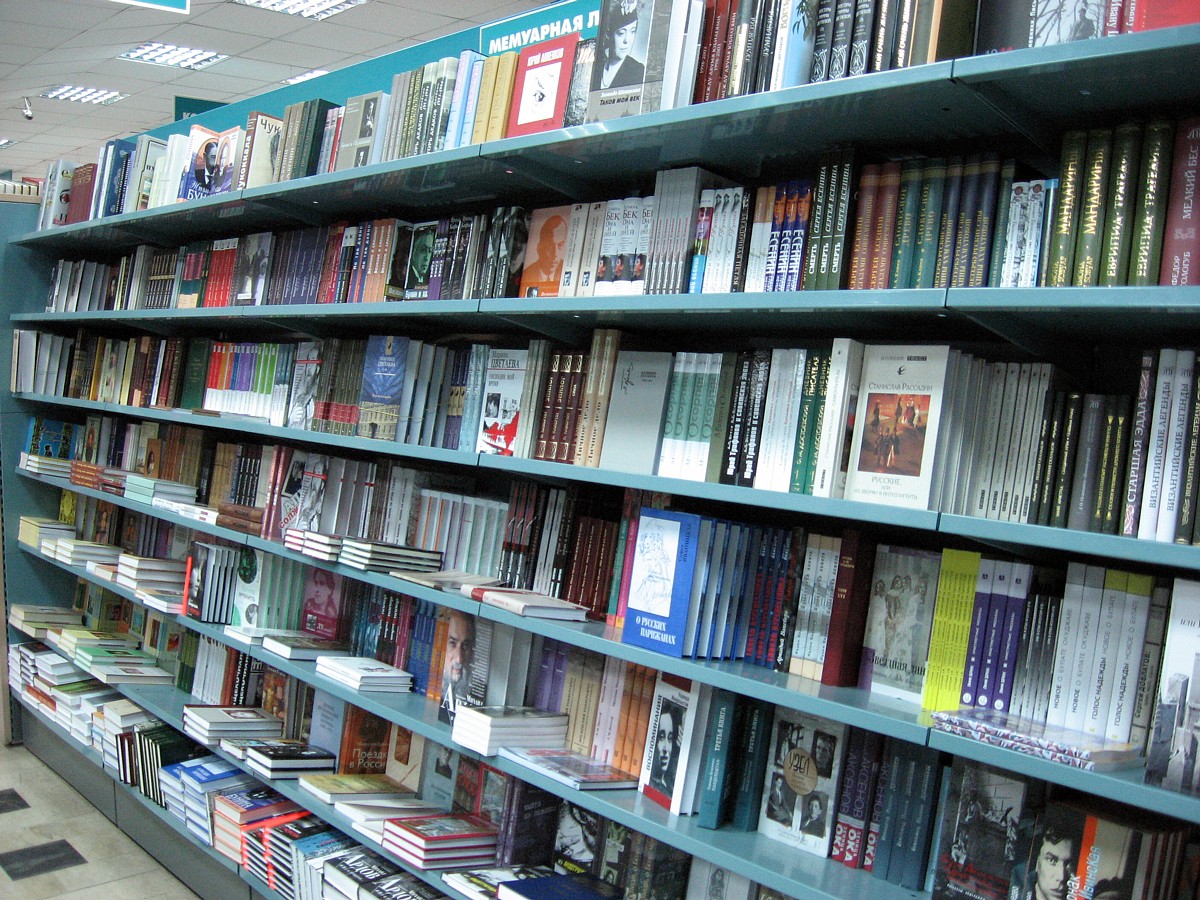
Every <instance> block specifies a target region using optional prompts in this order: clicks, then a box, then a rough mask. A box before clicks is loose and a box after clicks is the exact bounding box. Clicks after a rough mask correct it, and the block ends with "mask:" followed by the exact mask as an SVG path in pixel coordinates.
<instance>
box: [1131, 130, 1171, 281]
mask: <svg viewBox="0 0 1200 900" xmlns="http://www.w3.org/2000/svg"><path fill="white" fill-rule="evenodd" d="M1173 135H1174V126H1173V125H1172V124H1171V123H1170V122H1169V121H1167V120H1165V119H1155V120H1153V121H1151V122H1148V123H1147V124H1146V136H1145V138H1144V139H1143V141H1142V153H1141V166H1140V169H1139V173H1138V192H1137V203H1136V206H1135V208H1134V214H1133V243H1132V246H1130V248H1129V283H1130V284H1135V285H1147V284H1158V276H1159V267H1160V262H1161V260H1162V240H1163V230H1164V228H1165V227H1166V221H1167V197H1168V191H1169V190H1170V181H1169V179H1170V177H1171V154H1172V152H1173V151H1174V141H1173Z"/></svg>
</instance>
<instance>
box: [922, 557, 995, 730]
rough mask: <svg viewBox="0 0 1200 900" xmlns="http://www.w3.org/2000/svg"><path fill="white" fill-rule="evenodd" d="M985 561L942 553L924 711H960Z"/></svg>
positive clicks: (930, 643) (923, 701)
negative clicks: (978, 585) (978, 582)
mask: <svg viewBox="0 0 1200 900" xmlns="http://www.w3.org/2000/svg"><path fill="white" fill-rule="evenodd" d="M981 559H982V557H981V556H980V554H978V553H972V552H969V551H967V550H943V551H942V567H941V574H940V575H939V577H938V589H937V600H936V601H935V603H934V609H933V630H932V632H931V634H930V637H929V662H928V663H927V665H926V669H925V688H924V691H923V693H922V695H921V707H922V708H923V709H957V708H958V692H959V686H960V685H961V684H962V677H963V672H964V671H965V670H966V662H967V639H968V637H969V636H970V632H971V611H972V610H973V609H974V606H975V581H976V578H977V577H978V575H979V563H980V560H981Z"/></svg>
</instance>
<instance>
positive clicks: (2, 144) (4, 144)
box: [0, 138, 16, 150]
mask: <svg viewBox="0 0 1200 900" xmlns="http://www.w3.org/2000/svg"><path fill="white" fill-rule="evenodd" d="M14 144H16V141H13V140H9V139H8V138H0V150H4V149H6V148H8V147H11V146H13V145H14Z"/></svg>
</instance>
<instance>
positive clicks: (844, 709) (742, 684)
mask: <svg viewBox="0 0 1200 900" xmlns="http://www.w3.org/2000/svg"><path fill="white" fill-rule="evenodd" d="M479 615H480V616H482V617H483V618H484V619H489V620H491V621H493V622H500V623H502V624H505V625H511V626H512V627H514V628H518V629H521V630H523V631H532V632H534V633H535V634H541V635H543V636H544V637H547V638H552V639H554V640H558V641H563V642H565V643H568V644H571V645H573V646H576V647H582V648H583V649H585V650H592V651H595V652H597V653H603V654H604V655H605V656H615V657H617V658H618V659H623V660H626V661H628V662H631V663H636V664H638V665H642V666H649V667H650V668H652V669H658V670H660V671H663V672H669V673H671V674H673V675H678V676H680V677H682V678H689V679H695V680H696V681H700V682H703V683H705V684H711V685H712V686H714V687H718V688H724V689H726V690H730V691H733V692H735V693H738V694H742V695H745V696H749V697H757V698H759V699H762V700H767V701H769V702H771V703H774V704H776V705H779V706H784V707H787V708H790V709H798V710H801V711H803V712H807V713H812V714H814V715H820V716H826V717H828V718H831V719H835V720H837V721H840V722H847V723H849V724H851V725H854V726H855V727H858V728H865V729H867V730H869V731H877V732H879V733H881V734H890V735H893V736H894V737H898V738H900V739H901V740H905V741H910V742H912V743H914V744H924V743H925V742H926V740H927V739H928V732H929V723H928V721H922V720H923V719H924V718H926V717H925V716H923V714H922V713H921V711H920V710H919V709H917V708H916V707H914V706H913V705H912V704H906V703H901V702H898V701H890V700H887V699H885V698H881V697H878V696H872V695H871V694H870V692H868V691H861V690H858V689H857V688H831V687H827V686H825V685H822V684H821V683H820V682H817V681H813V680H812V679H808V678H800V677H799V676H797V675H788V674H786V673H782V672H775V671H772V670H771V669H767V668H764V667H761V666H755V665H753V664H751V663H745V662H740V661H723V660H722V661H718V660H712V661H709V660H694V659H677V658H675V657H672V656H666V655H664V654H661V653H655V652H653V651H651V650H646V649H644V648H642V647H634V646H632V645H630V644H623V643H621V642H620V641H619V640H618V639H617V635H616V633H615V631H614V630H613V629H612V628H611V627H609V626H606V625H604V624H603V623H600V622H556V621H553V620H550V619H537V618H533V617H524V616H518V615H514V614H513V613H510V612H507V611H505V610H501V609H497V608H496V607H493V606H489V605H487V604H486V603H484V604H482V605H481V606H480V608H479Z"/></svg>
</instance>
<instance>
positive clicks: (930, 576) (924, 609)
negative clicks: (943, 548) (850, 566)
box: [859, 544, 941, 704]
mask: <svg viewBox="0 0 1200 900" xmlns="http://www.w3.org/2000/svg"><path fill="white" fill-rule="evenodd" d="M940 568H941V554H939V553H936V552H932V551H927V550H917V549H913V548H909V547H897V546H895V545H891V544H880V545H879V547H878V548H877V549H876V552H875V569H874V578H873V579H872V589H871V602H870V606H869V609H868V613H867V630H866V634H865V635H864V637H863V653H862V669H861V671H860V673H859V686H860V687H862V688H866V689H869V690H871V691H872V692H875V693H880V694H883V695H884V696H887V697H896V698H899V699H901V700H908V701H911V702H912V703H916V704H920V702H921V694H922V691H923V689H924V685H925V665H926V660H927V659H928V658H929V635H930V632H931V629H932V627H933V608H934V598H935V597H936V596H937V587H938V575H939V571H940Z"/></svg>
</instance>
